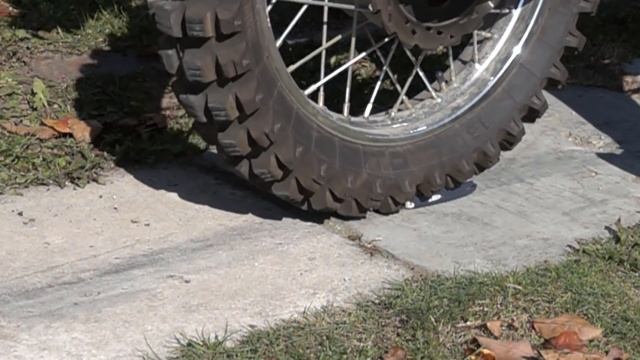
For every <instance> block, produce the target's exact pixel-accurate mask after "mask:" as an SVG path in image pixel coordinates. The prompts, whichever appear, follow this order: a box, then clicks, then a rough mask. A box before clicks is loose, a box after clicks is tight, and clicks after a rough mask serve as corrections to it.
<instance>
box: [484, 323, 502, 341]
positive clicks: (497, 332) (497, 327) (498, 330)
mask: <svg viewBox="0 0 640 360" xmlns="http://www.w3.org/2000/svg"><path fill="white" fill-rule="evenodd" d="M485 325H486V327H487V329H489V332H490V333H491V335H493V336H495V337H497V338H499V337H500V336H502V321H500V320H494V321H488V322H487V323H486V324H485Z"/></svg>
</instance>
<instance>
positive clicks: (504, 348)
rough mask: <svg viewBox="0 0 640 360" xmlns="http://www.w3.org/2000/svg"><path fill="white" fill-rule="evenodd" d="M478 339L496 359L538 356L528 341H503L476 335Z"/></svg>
mask: <svg viewBox="0 0 640 360" xmlns="http://www.w3.org/2000/svg"><path fill="white" fill-rule="evenodd" d="M476 340H478V342H479V343H480V346H482V348H484V349H486V350H489V351H491V352H492V353H493V354H494V355H495V360H523V359H527V358H535V357H536V356H537V353H536V352H535V351H534V350H533V348H532V347H531V344H530V343H529V342H528V341H501V340H494V339H489V338H486V337H482V336H476Z"/></svg>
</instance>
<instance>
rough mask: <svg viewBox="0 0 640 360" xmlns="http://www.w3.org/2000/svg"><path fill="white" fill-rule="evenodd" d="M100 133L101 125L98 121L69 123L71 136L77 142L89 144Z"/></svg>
mask: <svg viewBox="0 0 640 360" xmlns="http://www.w3.org/2000/svg"><path fill="white" fill-rule="evenodd" d="M101 132H102V124H101V123H99V122H98V121H94V120H87V121H82V120H78V121H77V122H72V123H71V134H73V138H74V139H76V141H78V142H82V143H87V144H88V143H90V142H92V141H93V139H95V138H96V137H97V136H98V135H100V133H101Z"/></svg>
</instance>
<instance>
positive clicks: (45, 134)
mask: <svg viewBox="0 0 640 360" xmlns="http://www.w3.org/2000/svg"><path fill="white" fill-rule="evenodd" d="M0 127H2V128H3V129H5V130H6V131H7V132H9V133H11V134H16V135H23V136H35V137H36V138H38V139H40V140H50V139H53V138H56V137H58V135H59V134H58V132H57V131H55V130H53V129H51V128H48V127H46V126H26V125H16V124H14V123H10V122H5V123H1V124H0Z"/></svg>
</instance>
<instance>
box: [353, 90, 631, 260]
mask: <svg viewBox="0 0 640 360" xmlns="http://www.w3.org/2000/svg"><path fill="white" fill-rule="evenodd" d="M548 98H549V100H550V105H551V109H550V111H549V112H548V113H547V114H546V115H545V116H544V118H542V119H541V120H540V121H539V122H538V123H537V124H535V125H531V126H528V127H527V130H528V135H527V137H526V138H525V140H524V142H523V144H521V145H520V146H519V147H518V148H517V149H516V150H515V151H514V152H511V153H507V154H505V155H504V157H503V159H502V161H501V162H500V164H499V165H498V166H497V167H496V168H495V169H493V170H491V171H489V172H487V173H485V174H483V175H481V176H480V177H478V178H477V179H476V180H475V182H476V183H477V189H476V190H475V192H474V193H473V194H471V195H469V196H467V197H465V198H462V199H459V200H456V201H453V202H447V203H443V204H439V205H437V206H429V207H423V208H418V209H415V210H411V211H404V212H402V213H400V214H398V215H394V216H389V217H382V216H378V215H371V216H370V217H369V218H367V219H366V220H363V221H357V222H350V223H349V224H348V225H349V226H350V227H351V228H352V230H353V231H357V232H360V233H361V234H362V235H363V238H364V239H365V240H368V241H375V243H376V244H377V245H378V246H379V247H381V248H383V249H384V250H386V251H388V252H390V253H392V254H394V255H395V256H396V257H398V258H400V259H402V260H404V261H407V262H410V263H413V264H415V265H417V266H419V267H422V268H424V269H428V270H434V271H445V272H448V271H454V270H465V269H466V270H496V269H506V268H516V267H522V266H525V265H528V264H532V263H536V262H540V261H544V260H554V259H558V258H559V257H560V256H561V255H563V254H564V253H565V251H566V248H567V245H570V244H575V241H576V240H577V239H590V238H592V237H594V236H597V235H599V234H604V232H605V231H604V225H606V224H611V223H613V222H614V221H616V219H618V218H622V220H623V221H624V222H625V223H635V222H637V221H639V220H640V178H639V177H638V176H640V103H638V102H635V101H634V100H632V99H631V98H630V97H628V96H627V95H625V94H622V93H615V92H610V91H607V90H601V89H590V88H569V89H566V90H565V91H561V92H555V93H554V94H553V95H551V94H549V96H548Z"/></svg>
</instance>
